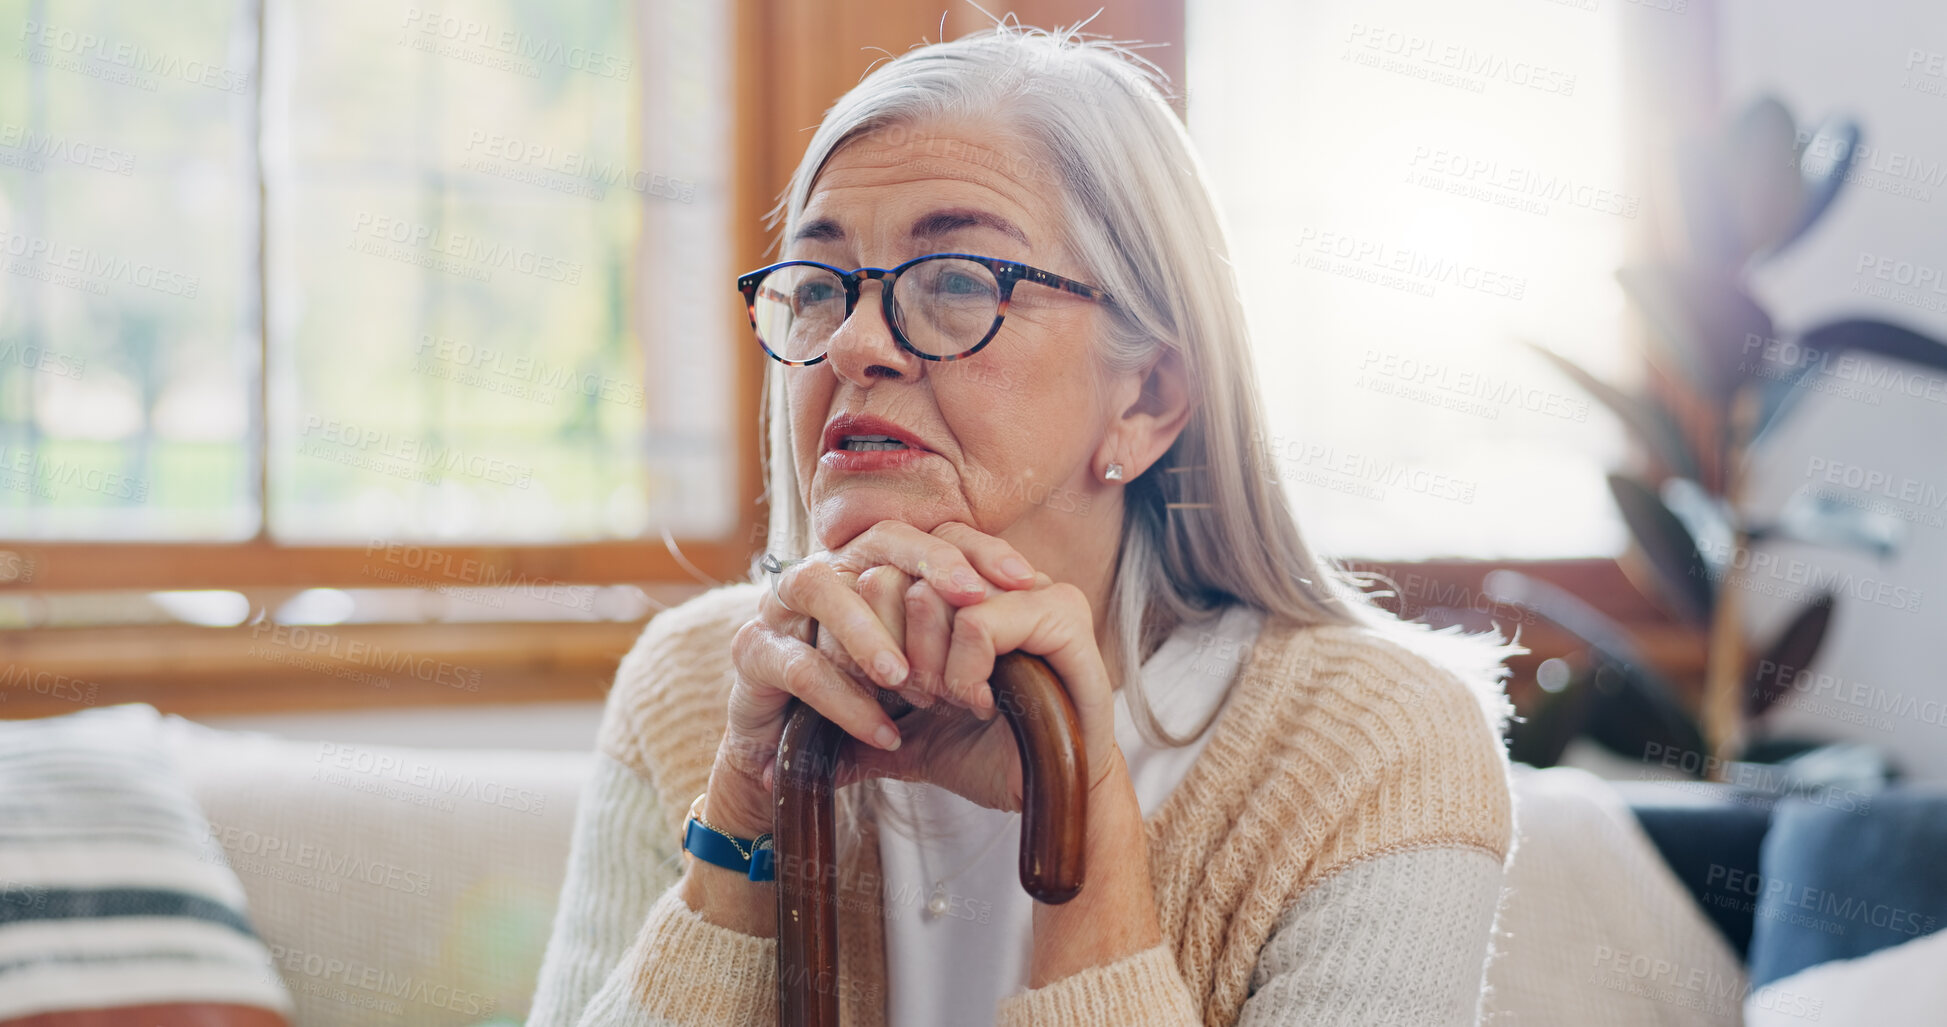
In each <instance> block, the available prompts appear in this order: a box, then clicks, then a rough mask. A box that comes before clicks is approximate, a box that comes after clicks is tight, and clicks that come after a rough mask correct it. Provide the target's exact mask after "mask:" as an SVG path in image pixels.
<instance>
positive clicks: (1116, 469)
mask: <svg viewBox="0 0 1947 1027" xmlns="http://www.w3.org/2000/svg"><path fill="white" fill-rule="evenodd" d="M1102 478H1103V480H1104V481H1121V480H1122V465H1121V464H1116V463H1112V464H1110V465H1109V469H1108V470H1106V471H1103V472H1102Z"/></svg>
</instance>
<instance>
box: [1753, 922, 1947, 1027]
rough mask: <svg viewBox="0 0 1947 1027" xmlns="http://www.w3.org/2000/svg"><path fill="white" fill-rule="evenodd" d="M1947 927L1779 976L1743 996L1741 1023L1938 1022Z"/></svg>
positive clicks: (1946, 987) (1945, 996)
mask: <svg viewBox="0 0 1947 1027" xmlns="http://www.w3.org/2000/svg"><path fill="white" fill-rule="evenodd" d="M1943 966H1947V931H1935V932H1934V933H1932V934H1927V935H1922V936H1920V937H1918V938H1913V939H1910V940H1908V941H1905V942H1902V943H1901V944H1898V945H1895V946H1893V947H1891V948H1884V949H1880V950H1879V951H1878V952H1875V953H1873V954H1872V955H1869V956H1861V957H1859V958H1858V959H1840V960H1834V961H1833V962H1830V963H1820V964H1819V965H1817V966H1814V967H1809V968H1807V969H1804V970H1800V971H1799V972H1797V973H1795V974H1792V975H1791V976H1789V977H1781V978H1779V979H1778V980H1775V981H1772V982H1771V983H1769V984H1766V985H1764V986H1763V987H1760V988H1758V989H1756V990H1755V991H1753V992H1752V993H1751V995H1750V996H1749V997H1748V998H1746V999H1745V1000H1744V1027H1805V1025H1806V1024H1815V1023H1834V1024H1876V1025H1883V1027H1895V1025H1904V1024H1921V1023H1939V1022H1940V1011H1941V1010H1943V1009H1947V974H1942V973H1941V972H1940V968H1941V967H1943Z"/></svg>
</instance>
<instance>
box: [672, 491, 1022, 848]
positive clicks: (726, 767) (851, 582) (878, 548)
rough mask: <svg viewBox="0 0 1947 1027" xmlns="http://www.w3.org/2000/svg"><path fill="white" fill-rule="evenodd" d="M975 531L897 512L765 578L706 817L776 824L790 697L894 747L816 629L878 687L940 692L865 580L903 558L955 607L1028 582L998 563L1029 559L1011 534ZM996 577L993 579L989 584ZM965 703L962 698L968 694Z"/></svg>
mask: <svg viewBox="0 0 1947 1027" xmlns="http://www.w3.org/2000/svg"><path fill="white" fill-rule="evenodd" d="M976 534H977V533H973V532H969V533H967V537H968V538H969V540H970V541H969V543H968V546H967V548H965V549H963V548H962V547H961V546H958V545H955V544H954V543H952V542H949V541H947V540H946V539H944V538H941V537H939V536H938V535H934V534H928V533H927V532H924V531H921V530H919V529H918V528H917V527H914V526H913V525H910V524H906V523H903V522H900V521H881V522H879V523H878V524H876V525H873V526H872V527H871V528H868V529H866V530H865V531H864V532H861V533H860V534H859V535H858V536H857V537H856V538H854V539H853V540H852V541H850V542H848V543H846V544H845V545H844V546H841V547H840V548H838V549H836V550H832V551H828V552H821V553H816V554H814V555H812V556H811V557H809V558H807V559H805V560H803V561H801V562H799V563H795V564H793V565H792V566H791V567H789V568H787V569H786V570H785V571H784V572H783V573H782V574H781V575H780V576H779V580H778V581H777V583H776V585H777V587H776V588H775V589H774V590H772V589H767V590H766V591H765V594H764V596H763V598H762V600H761V601H760V603H759V606H758V615H757V617H756V618H755V619H753V620H751V621H749V622H747V623H745V624H744V626H743V627H742V628H741V629H739V630H738V632H737V635H736V638H735V639H734V640H733V641H732V643H731V662H732V664H733V666H734V667H735V670H736V681H735V682H734V684H733V685H732V687H731V690H730V700H729V717H728V722H727V724H726V725H725V731H724V737H723V741H722V743H721V744H720V745H719V747H718V749H717V758H716V764H715V766H714V767H713V768H712V769H711V773H710V784H709V788H708V791H707V792H706V795H707V798H706V799H705V800H704V802H705V807H704V819H706V820H708V821H709V822H710V823H712V824H714V825H716V826H718V827H722V828H723V829H724V830H727V831H730V832H731V833H732V834H737V835H739V836H741V837H755V836H756V835H759V834H762V833H764V832H766V831H768V830H770V825H771V788H770V781H769V771H770V769H771V765H772V763H774V762H775V760H776V757H777V745H778V740H779V738H780V737H782V735H783V733H784V718H785V714H786V712H787V711H788V710H789V709H790V704H791V700H792V699H793V698H797V699H802V700H803V701H804V702H805V703H807V704H809V705H810V706H811V707H812V708H814V709H816V710H817V711H818V712H819V713H820V714H822V715H824V717H825V718H826V719H827V720H830V721H831V722H832V723H834V724H836V725H838V727H839V728H840V729H842V730H844V731H845V732H846V733H847V734H850V735H851V736H852V737H854V738H856V739H858V740H859V741H860V742H861V743H863V744H865V745H870V746H873V747H875V748H878V749H883V750H888V751H889V750H892V749H896V748H898V745H899V728H898V726H897V725H895V724H894V723H893V721H892V718H891V717H889V716H887V715H886V713H885V711H884V710H883V709H881V708H880V706H879V702H878V699H877V698H876V697H875V696H874V695H873V694H872V693H871V691H870V690H869V689H868V688H866V687H864V686H863V685H862V684H860V683H859V682H858V681H857V679H855V677H854V676H853V674H851V673H848V670H849V669H851V668H846V669H841V668H840V667H839V666H837V665H836V664H834V663H833V662H832V659H831V658H830V657H828V656H827V655H826V654H825V653H824V652H821V651H820V650H819V649H818V648H817V646H816V644H815V643H816V637H815V635H814V631H816V630H818V629H822V630H823V631H824V632H825V633H827V634H828V635H832V636H835V640H836V641H837V642H838V643H840V644H839V645H838V646H837V647H835V648H839V649H842V650H843V651H845V652H847V653H850V654H852V655H853V657H854V658H855V659H856V662H857V667H856V671H857V672H858V673H859V674H861V675H863V676H865V677H866V678H867V679H869V680H870V681H871V682H872V683H874V684H876V685H877V686H878V687H880V688H884V689H886V690H888V691H891V692H894V693H897V694H899V695H901V696H902V697H905V698H906V699H907V700H908V701H909V702H913V703H914V704H915V705H921V706H925V705H931V704H932V703H933V702H934V701H936V700H937V699H940V698H946V699H947V700H948V701H950V702H961V700H960V699H959V698H958V697H951V696H942V695H939V694H934V693H927V692H924V691H922V690H921V689H920V687H919V686H920V685H921V682H919V681H917V680H915V679H913V677H912V676H911V674H910V667H909V665H908V663H907V660H906V656H905V654H904V652H903V651H902V645H901V642H900V640H898V639H895V638H893V636H892V633H891V632H890V631H889V630H888V629H887V627H886V625H885V622H884V621H883V620H882V619H881V617H880V616H879V614H878V613H877V612H875V611H874V610H873V608H872V607H871V605H870V604H868V603H867V601H866V600H865V598H864V597H862V596H861V595H860V594H859V592H858V589H857V581H858V577H859V575H860V574H862V573H864V572H865V571H867V570H869V569H871V568H873V567H879V566H891V567H896V568H898V569H899V570H901V571H903V572H904V573H906V574H908V575H910V576H912V577H913V578H914V579H916V580H924V581H926V582H927V583H928V584H929V585H931V586H932V588H933V590H934V591H935V592H936V593H938V595H939V596H941V597H942V598H944V599H945V600H946V602H947V603H949V604H951V605H952V606H953V607H955V608H956V609H957V608H960V607H965V606H969V605H972V604H974V603H978V602H980V601H981V600H983V599H985V598H986V597H987V596H989V595H991V594H993V593H994V591H995V590H996V589H997V588H1001V589H1027V588H1032V587H1033V586H1034V585H1035V578H1034V577H1033V575H1032V574H1031V573H1030V574H1028V575H1025V576H1023V575H1017V574H1011V573H1009V572H1007V571H1005V570H1003V569H1002V564H1003V563H1004V562H1005V561H1007V560H1009V559H1010V558H1012V559H1015V560H1020V565H1021V566H1023V567H1025V566H1026V565H1027V562H1026V560H1024V559H1022V558H1021V554H1020V553H1019V552H1018V551H1016V550H1015V549H1014V547H1013V546H1011V545H1008V544H1007V543H1006V542H1004V541H1002V540H1000V539H997V538H994V537H992V536H987V535H979V537H978V538H975V537H974V536H975V535H976ZM990 583H991V584H990ZM961 704H962V705H964V702H962V703H961Z"/></svg>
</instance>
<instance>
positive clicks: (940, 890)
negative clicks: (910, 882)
mask: <svg viewBox="0 0 1947 1027" xmlns="http://www.w3.org/2000/svg"><path fill="white" fill-rule="evenodd" d="M1020 819H1021V814H1020V813H1019V812H1016V813H1015V814H1014V815H1013V816H1011V817H1009V818H1008V820H1007V823H1005V824H1002V825H1001V829H1000V830H999V831H996V832H995V833H994V836H993V837H992V838H989V839H987V844H986V845H983V846H981V848H980V851H979V852H977V853H975V854H974V856H973V858H972V859H969V860H967V861H966V862H965V863H962V864H960V866H959V867H958V868H957V869H955V870H954V871H953V872H952V873H950V874H947V875H945V876H943V877H938V878H934V880H933V892H932V894H931V895H929V896H927V899H926V909H925V913H926V919H928V920H936V919H938V918H940V917H943V916H945V915H946V912H947V910H948V909H950V908H952V905H951V903H950V902H949V901H948V899H947V892H946V884H947V882H948V881H951V880H953V879H954V878H956V877H959V876H960V875H961V874H963V873H965V872H966V871H967V868H968V867H971V866H973V865H974V864H975V863H978V862H980V861H981V859H982V858H984V857H985V856H986V855H987V854H988V853H989V852H992V851H993V849H994V843H995V842H998V841H1000V840H1001V838H1003V837H1004V836H1006V834H1007V829H1008V827H1009V826H1010V825H1012V824H1014V823H1015V822H1017V821H1019V820H1020ZM919 872H920V877H921V878H926V877H930V876H932V874H931V871H930V870H929V869H928V868H927V865H926V846H925V845H924V844H922V845H920V846H919Z"/></svg>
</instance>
